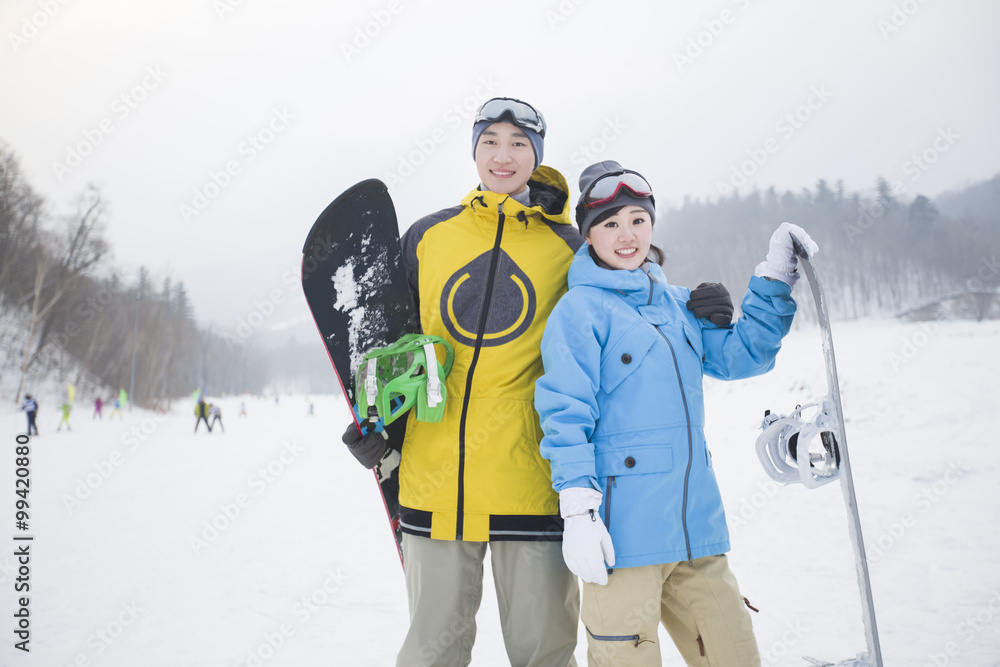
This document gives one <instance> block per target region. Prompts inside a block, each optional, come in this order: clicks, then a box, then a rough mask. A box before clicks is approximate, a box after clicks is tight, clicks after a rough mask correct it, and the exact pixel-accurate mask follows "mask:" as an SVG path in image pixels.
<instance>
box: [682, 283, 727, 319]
mask: <svg viewBox="0 0 1000 667" xmlns="http://www.w3.org/2000/svg"><path fill="white" fill-rule="evenodd" d="M687 309H688V310H690V311H691V312H692V313H694V316H695V317H699V318H706V319H707V320H708V321H709V322H711V323H712V324H715V325H717V326H720V327H728V326H729V325H730V324H731V323H732V321H733V299H732V297H730V296H729V290H727V289H726V286H725V285H723V284H722V283H702V284H700V285H698V287H696V288H695V289H693V290H691V298H690V299H689V300H688V302H687Z"/></svg>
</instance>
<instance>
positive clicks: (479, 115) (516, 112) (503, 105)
mask: <svg viewBox="0 0 1000 667" xmlns="http://www.w3.org/2000/svg"><path fill="white" fill-rule="evenodd" d="M484 120H485V121H489V122H491V123H498V122H500V121H504V120H506V121H509V122H511V123H514V124H515V125H520V126H521V127H523V128H525V129H528V130H531V131H532V132H537V133H538V136H540V137H541V138H542V139H544V138H545V118H543V117H542V114H541V112H539V111H538V110H537V109H536V108H535V107H533V106H531V105H530V104H528V103H527V102H522V101H521V100H518V99H514V98H513V97H494V98H493V99H492V100H486V102H484V103H483V105H482V106H481V107H479V111H477V112H476V117H475V119H474V120H473V122H474V123H479V122H482V121H484Z"/></svg>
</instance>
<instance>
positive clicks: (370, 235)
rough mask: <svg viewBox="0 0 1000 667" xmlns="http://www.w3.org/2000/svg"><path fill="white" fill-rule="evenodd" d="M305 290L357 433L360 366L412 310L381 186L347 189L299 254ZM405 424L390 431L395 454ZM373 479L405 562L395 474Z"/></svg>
mask: <svg viewBox="0 0 1000 667" xmlns="http://www.w3.org/2000/svg"><path fill="white" fill-rule="evenodd" d="M302 289H303V291H304V292H305V295H306V301H307V302H308V303H309V310H311V311H312V316H313V319H314V320H315V321H316V328H317V329H319V333H320V335H321V336H322V337H323V342H324V344H325V345H326V351H327V354H328V355H329V356H330V362H331V363H332V364H333V369H334V371H336V373H337V379H338V380H339V381H340V386H341V388H342V389H343V392H344V397H345V398H346V399H347V402H348V404H349V405H350V406H351V409H352V413H354V414H355V423H356V425H357V420H358V418H357V414H356V412H354V407H355V406H356V405H357V402H358V401H357V398H356V397H355V395H354V394H355V386H354V378H355V375H356V373H357V370H358V364H359V363H360V362H361V358H362V357H363V356H364V354H365V353H366V352H368V351H369V350H371V349H372V348H376V347H384V346H386V345H388V344H389V343H392V342H395V341H396V340H397V339H398V338H400V337H401V336H402V335H403V334H405V333H407V326H408V323H409V321H410V316H411V310H412V306H411V301H410V293H409V289H408V287H407V283H406V273H405V270H404V268H403V255H402V251H401V250H400V247H399V228H398V226H397V224H396V211H395V208H394V207H393V205H392V199H391V198H390V197H389V193H388V191H387V189H386V186H385V184H384V183H382V181H379V180H377V179H369V180H366V181H362V182H361V183H358V184H357V185H355V186H353V187H351V188H348V189H347V191H345V192H344V193H343V194H342V195H340V196H339V197H337V198H336V199H335V200H334V201H333V203H332V204H330V205H329V206H327V207H326V210H324V211H323V212H322V213H321V214H320V216H319V218H317V219H316V222H315V223H314V224H313V226H312V229H310V230H309V235H308V236H307V237H306V242H305V245H304V246H303V248H302ZM362 417H364V416H362ZM404 423H405V419H400V420H399V421H397V422H394V423H393V424H391V425H389V426H388V427H387V428H386V430H387V431H388V433H389V444H390V446H392V447H393V448H396V449H397V450H398V449H399V447H400V446H401V445H402V439H403V438H402V436H403V430H404V428H405V426H404ZM358 428H359V430H360V429H361V426H360V425H358ZM395 461H396V462H397V465H398V456H397V457H396V458H395ZM375 478H376V480H378V482H379V490H380V491H381V493H382V499H383V501H384V502H385V509H386V513H387V514H388V516H389V523H390V526H391V528H392V532H393V536H394V537H395V539H396V549H397V551H398V552H399V557H400V561H402V557H403V554H402V548H401V541H400V540H401V537H402V534H401V532H400V529H399V475H398V469H395V468H394V467H391V466H382V467H381V468H380V469H379V470H377V471H376V474H375Z"/></svg>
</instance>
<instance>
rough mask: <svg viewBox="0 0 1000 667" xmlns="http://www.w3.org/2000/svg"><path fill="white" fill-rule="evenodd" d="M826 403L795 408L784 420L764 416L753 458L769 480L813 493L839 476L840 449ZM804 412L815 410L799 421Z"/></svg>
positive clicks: (780, 416) (767, 413)
mask: <svg viewBox="0 0 1000 667" xmlns="http://www.w3.org/2000/svg"><path fill="white" fill-rule="evenodd" d="M827 400H828V399H823V403H822V405H818V404H816V403H808V404H806V405H797V406H795V409H794V410H792V412H791V414H789V415H787V416H786V415H775V414H772V413H771V411H770V410H767V411H765V412H764V419H763V421H762V422H761V429H763V431H762V433H761V434H760V436H758V437H757V458H759V459H760V463H761V465H762V466H763V467H764V472H766V473H767V474H768V476H769V477H770V478H771V479H773V480H774V481H776V482H781V483H782V484H793V483H795V482H801V483H802V485H803V486H805V487H806V488H808V489H816V488H819V487H821V486H823V485H824V484H829V483H830V482H832V481H834V480H835V479H837V478H838V477H839V476H840V446H839V445H838V444H837V436H836V434H835V433H834V430H833V428H832V427H831V426H830V419H829V414H830V413H829V410H828V409H827ZM807 408H816V409H817V411H816V414H815V416H813V418H812V419H811V420H805V419H803V416H802V413H803V411H804V410H806V409H807ZM817 437H818V438H817Z"/></svg>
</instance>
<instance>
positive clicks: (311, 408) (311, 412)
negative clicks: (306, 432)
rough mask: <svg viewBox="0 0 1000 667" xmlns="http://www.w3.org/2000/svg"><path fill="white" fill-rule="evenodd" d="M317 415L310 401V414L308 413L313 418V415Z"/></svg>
mask: <svg viewBox="0 0 1000 667" xmlns="http://www.w3.org/2000/svg"><path fill="white" fill-rule="evenodd" d="M315 414H316V413H315V412H314V411H313V404H312V401H310V402H309V412H308V416H310V417H312V416H313V415H315Z"/></svg>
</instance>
